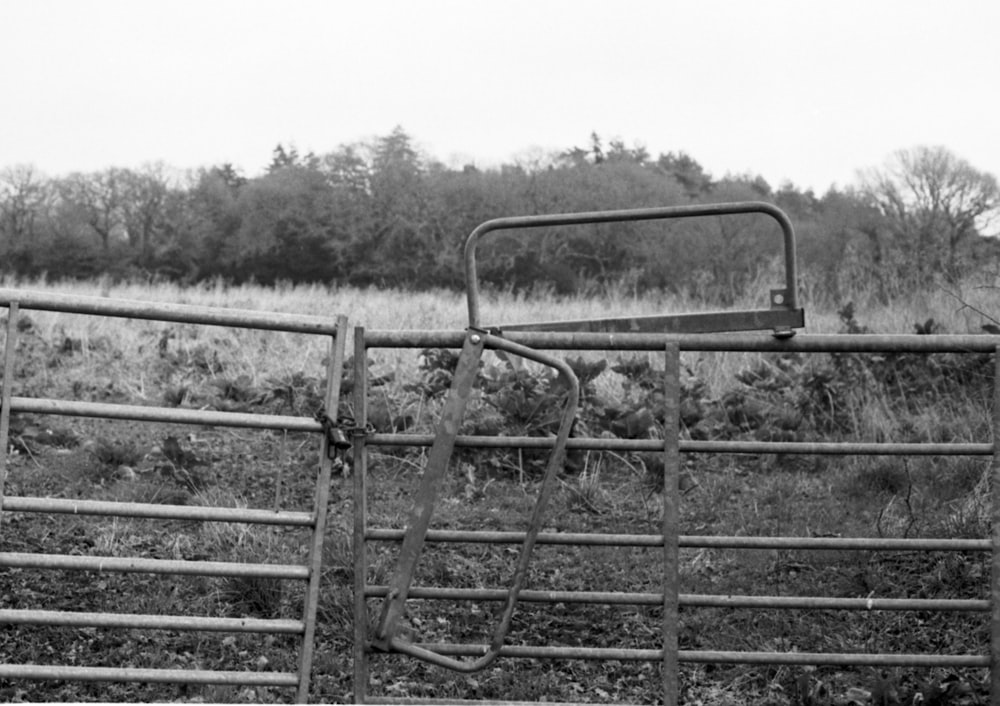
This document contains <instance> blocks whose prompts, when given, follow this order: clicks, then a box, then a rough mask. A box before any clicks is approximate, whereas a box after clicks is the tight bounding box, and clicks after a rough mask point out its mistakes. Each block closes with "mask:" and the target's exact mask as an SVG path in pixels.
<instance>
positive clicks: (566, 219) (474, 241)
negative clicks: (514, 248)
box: [465, 201, 804, 349]
mask: <svg viewBox="0 0 1000 706" xmlns="http://www.w3.org/2000/svg"><path fill="white" fill-rule="evenodd" d="M749 213H760V214H763V215H766V216H770V217H771V218H773V219H774V220H775V221H776V222H777V223H778V225H779V227H780V228H781V233H782V240H783V243H784V256H785V257H784V262H785V287H784V289H781V290H775V291H774V292H772V296H771V304H772V311H771V313H772V314H774V315H775V316H776V317H778V318H780V319H781V322H780V323H779V326H781V327H792V328H799V327H801V326H802V325H803V323H804V322H803V319H802V310H801V309H799V308H798V306H799V305H798V294H797V288H798V274H797V264H796V256H795V232H794V229H793V227H792V223H791V221H790V220H789V219H788V216H787V215H785V213H784V211H782V210H781V209H780V208H778V207H777V206H775V205H774V204H770V203H765V202H762V201H750V202H743V203H719V204H697V205H690V206H666V207H661V208H640V209H629V210H619V211H596V212H584V213H561V214H551V215H539V216H518V217H513V218H495V219H493V220H490V221H486V222H485V223H482V224H480V225H479V226H478V227H476V229H475V230H473V231H472V233H471V234H469V237H468V238H467V239H466V241H465V287H466V296H467V299H468V309H469V326H470V327H475V328H478V327H480V326H482V321H481V320H480V314H479V277H478V274H477V268H476V248H477V247H478V244H479V240H480V238H482V237H483V236H484V235H486V234H487V233H491V232H493V231H497V230H520V229H527V228H541V227H547V226H569V225H584V224H597V223H624V222H638V221H654V220H670V219H680V218H700V217H706V216H729V215H737V214H749ZM766 311H767V310H764V311H761V312H749V313H750V314H751V317H752V316H753V315H756V314H764V312H766ZM739 313H741V312H730V313H729V314H728V316H729V317H733V316H734V315H737V314H739ZM730 322H732V319H730ZM541 325H542V326H545V327H547V328H548V329H549V330H551V327H552V324H550V323H546V324H541ZM626 325H627V326H628V324H627V322H626ZM606 326H607V322H605V327H606ZM743 327H745V324H739V325H737V326H732V325H726V326H724V328H729V329H732V328H743ZM768 327H769V328H771V327H772V326H771V324H770V322H769V323H768ZM512 330H513V329H512ZM625 330H628V328H627V327H626V329H625ZM661 349H662V346H661Z"/></svg>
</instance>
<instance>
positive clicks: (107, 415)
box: [10, 397, 323, 432]
mask: <svg viewBox="0 0 1000 706" xmlns="http://www.w3.org/2000/svg"><path fill="white" fill-rule="evenodd" d="M10 409H11V411H12V412H28V413H31V414H53V415H62V416H69V417H96V418H99V419H127V420H132V421H136V422H167V423H171V424H200V425H209V426H216V427H237V428H243V429H273V430H276V431H303V432H319V431H322V429H323V427H322V425H321V424H320V423H319V422H317V421H316V420H315V419H313V418H312V417H292V416H285V415H277V414H246V413H242V412H216V411H212V410H202V409H182V408H177V407H143V406H142V405H127V404H107V403H104V402H79V401H70V400H53V399H45V398H39V397H12V398H11V400H10Z"/></svg>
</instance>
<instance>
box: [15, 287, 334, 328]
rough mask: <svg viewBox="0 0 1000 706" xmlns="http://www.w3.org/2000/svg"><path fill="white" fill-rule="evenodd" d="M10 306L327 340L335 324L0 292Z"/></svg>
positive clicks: (239, 312) (144, 303) (282, 316)
mask: <svg viewBox="0 0 1000 706" xmlns="http://www.w3.org/2000/svg"><path fill="white" fill-rule="evenodd" d="M11 304H18V305H20V307H21V308H22V309H34V310H38V311H57V312H65V313H68V314H90V315H94V316H112V317H119V318H126V319H145V320H153V321H169V322H174V323H182V324H202V325H206V326H229V327H234V328H246V329H260V330H267V331H284V332H286V333H308V334H323V335H327V336H335V335H336V334H337V324H336V323H335V322H334V321H332V320H331V319H329V318H326V317H320V316H304V315H302V314H283V313H279V312H266V311H254V310H249V309H223V308H218V307H207V306H192V305H190V304H170V303H164V302H150V301H140V300H130V299H110V298H105V297H88V296H82V295H76V294H73V295H66V294H53V293H50V292H32V291H27V290H15V289H0V306H8V305H11Z"/></svg>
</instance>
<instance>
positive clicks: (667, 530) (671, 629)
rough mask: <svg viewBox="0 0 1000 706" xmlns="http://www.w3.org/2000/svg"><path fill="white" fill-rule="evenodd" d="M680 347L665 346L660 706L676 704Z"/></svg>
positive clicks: (674, 344) (674, 343)
mask: <svg viewBox="0 0 1000 706" xmlns="http://www.w3.org/2000/svg"><path fill="white" fill-rule="evenodd" d="M680 367H681V365H680V346H679V345H678V344H677V343H676V342H670V343H667V345H666V365H665V366H664V385H663V387H664V389H663V392H664V399H665V401H664V418H663V573H664V576H663V703H664V704H665V705H666V706H671V705H672V704H676V703H677V698H678V674H677V649H678V646H677V618H678V615H677V612H678V611H677V603H678V599H677V591H678V586H677V584H678V583H679V575H678V574H679V571H678V569H679V556H678V555H679V551H678V548H677V545H678V534H679V525H680V522H679V514H680V513H679V506H680V497H679V496H680V485H679V478H680V441H679V436H680V401H681V400H680V393H681V389H680V388H681V386H680Z"/></svg>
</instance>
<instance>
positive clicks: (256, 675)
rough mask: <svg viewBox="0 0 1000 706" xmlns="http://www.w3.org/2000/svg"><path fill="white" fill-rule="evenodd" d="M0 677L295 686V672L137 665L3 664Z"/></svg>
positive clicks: (0, 667)
mask: <svg viewBox="0 0 1000 706" xmlns="http://www.w3.org/2000/svg"><path fill="white" fill-rule="evenodd" d="M0 679H34V680H57V681H63V680H65V681H122V682H148V683H156V684H202V685H207V684H222V685H235V686H295V685H296V683H298V675H297V674H296V673H295V672H221V671H220V672H214V671H210V670H205V669H141V668H135V667H63V666H58V665H43V664H0Z"/></svg>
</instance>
